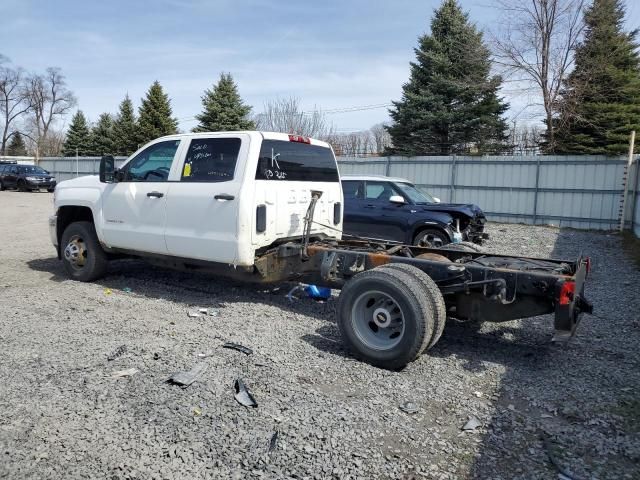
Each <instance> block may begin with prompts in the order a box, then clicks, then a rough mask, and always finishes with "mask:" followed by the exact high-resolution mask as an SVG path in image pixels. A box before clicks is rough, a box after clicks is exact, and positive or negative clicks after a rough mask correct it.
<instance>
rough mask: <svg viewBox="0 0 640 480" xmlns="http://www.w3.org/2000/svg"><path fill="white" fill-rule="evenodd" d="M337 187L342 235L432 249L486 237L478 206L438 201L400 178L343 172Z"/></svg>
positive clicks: (484, 218) (476, 241)
mask: <svg viewBox="0 0 640 480" xmlns="http://www.w3.org/2000/svg"><path fill="white" fill-rule="evenodd" d="M342 190H343V192H344V232H345V233H346V234H350V235H356V236H360V237H370V238H379V239H384V240H394V241H398V242H402V243H405V244H408V245H431V246H434V247H439V246H442V245H446V244H448V243H451V242H459V241H470V242H474V243H482V241H483V240H485V239H486V238H488V234H486V233H484V224H485V223H486V217H485V215H484V213H483V212H482V210H481V209H480V207H478V206H477V205H473V204H468V205H465V204H453V203H440V200H438V199H437V198H435V197H432V196H431V195H430V194H429V193H428V192H426V191H424V190H422V189H420V188H418V187H416V186H415V185H413V184H412V183H411V182H409V181H408V180H405V179H402V178H390V177H383V176H376V175H367V176H363V175H344V176H342Z"/></svg>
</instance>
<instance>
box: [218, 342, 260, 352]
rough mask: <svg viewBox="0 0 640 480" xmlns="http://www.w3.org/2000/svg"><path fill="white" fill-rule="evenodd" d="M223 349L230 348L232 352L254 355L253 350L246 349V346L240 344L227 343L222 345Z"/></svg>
mask: <svg viewBox="0 0 640 480" xmlns="http://www.w3.org/2000/svg"><path fill="white" fill-rule="evenodd" d="M222 348H230V349H232V350H237V351H239V352H242V353H244V354H245V355H251V354H252V353H253V350H251V349H250V348H249V347H245V346H244V345H240V344H238V343H231V342H227V343H225V344H224V345H222Z"/></svg>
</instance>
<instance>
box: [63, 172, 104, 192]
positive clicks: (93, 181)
mask: <svg viewBox="0 0 640 480" xmlns="http://www.w3.org/2000/svg"><path fill="white" fill-rule="evenodd" d="M100 185H101V183H100V177H98V175H87V176H84V177H77V178H72V179H71V180H65V181H63V182H60V183H58V189H62V188H78V187H97V188H100Z"/></svg>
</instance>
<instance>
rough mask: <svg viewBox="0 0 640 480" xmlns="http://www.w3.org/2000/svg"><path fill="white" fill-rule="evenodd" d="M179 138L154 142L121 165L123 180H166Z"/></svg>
mask: <svg viewBox="0 0 640 480" xmlns="http://www.w3.org/2000/svg"><path fill="white" fill-rule="evenodd" d="M178 145H180V140H168V141H166V142H159V143H154V144H153V145H151V146H150V147H148V148H145V149H144V150H143V151H142V152H140V153H139V154H138V155H136V156H135V157H133V158H132V159H131V161H130V162H129V163H127V164H126V165H125V166H124V167H123V173H124V180H123V181H124V182H166V181H167V179H168V178H169V171H170V170H171V164H172V163H173V157H175V155H176V151H177V150H178Z"/></svg>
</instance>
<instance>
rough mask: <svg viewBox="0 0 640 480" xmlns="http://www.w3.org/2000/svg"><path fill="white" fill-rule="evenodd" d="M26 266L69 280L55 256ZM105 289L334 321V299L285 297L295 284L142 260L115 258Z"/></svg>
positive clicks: (57, 279)
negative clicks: (246, 280)
mask: <svg viewBox="0 0 640 480" xmlns="http://www.w3.org/2000/svg"><path fill="white" fill-rule="evenodd" d="M26 263H27V266H28V267H29V268H30V269H32V270H36V271H39V272H46V273H50V274H51V276H50V277H49V279H50V280H51V281H53V282H70V281H71V280H70V279H69V277H68V276H67V274H66V272H65V271H64V267H63V265H62V262H61V261H60V260H58V259H57V258H56V257H50V258H39V259H34V260H29V261H28V262H26ZM94 283H95V284H97V285H100V286H101V287H103V288H110V289H112V290H122V289H124V288H130V289H131V290H132V292H133V293H136V294H139V295H143V296H145V297H149V298H161V299H165V300H170V301H173V302H176V303H181V304H184V305H185V309H186V308H188V307H189V306H196V305H197V306H202V307H207V306H211V305H212V304H216V303H217V304H229V303H235V302H251V303H257V304H266V305H273V306H277V307H278V308H281V309H282V310H284V311H285V312H289V313H293V314H301V315H307V316H311V317H313V318H316V319H319V320H326V321H329V322H334V321H335V320H334V311H333V308H334V307H333V300H332V299H330V300H329V301H327V302H325V303H318V302H315V301H313V300H311V299H309V298H300V299H296V300H294V301H293V302H291V301H289V300H288V299H287V297H286V295H287V293H288V292H289V290H290V289H291V288H293V286H294V285H295V284H289V283H285V284H280V285H260V284H248V283H243V282H239V281H233V280H229V279H226V278H219V277H215V276H213V275H209V274H205V273H199V272H182V271H177V270H170V269H164V268H160V267H156V266H152V265H149V264H147V263H146V262H144V261H142V260H130V259H127V260H114V261H112V262H110V265H109V271H108V273H107V275H106V276H105V277H104V278H102V279H99V280H96V281H95V282H94Z"/></svg>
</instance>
